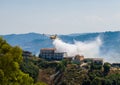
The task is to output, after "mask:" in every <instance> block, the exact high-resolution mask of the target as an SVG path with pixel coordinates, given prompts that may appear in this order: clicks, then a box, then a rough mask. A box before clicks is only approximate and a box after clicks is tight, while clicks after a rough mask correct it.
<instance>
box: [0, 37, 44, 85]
mask: <svg viewBox="0 0 120 85" xmlns="http://www.w3.org/2000/svg"><path fill="white" fill-rule="evenodd" d="M21 62H22V50H21V49H20V48H19V47H18V46H15V47H12V46H10V45H9V44H8V43H7V42H6V41H5V40H4V39H3V38H1V37H0V85H33V84H34V80H33V79H32V77H30V76H29V75H28V74H25V73H23V72H22V71H21V70H20V66H19V65H20V63H21ZM36 85H44V84H41V83H39V84H36Z"/></svg>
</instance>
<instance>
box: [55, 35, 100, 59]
mask: <svg viewBox="0 0 120 85" xmlns="http://www.w3.org/2000/svg"><path fill="white" fill-rule="evenodd" d="M53 45H54V46H55V48H56V51H57V52H67V54H68V56H75V55H78V54H79V55H83V56H85V57H88V58H94V57H100V56H99V53H100V47H101V45H102V41H101V39H100V37H97V38H96V39H95V40H94V41H86V42H81V41H74V44H69V43H65V42H63V41H62V40H60V39H58V38H57V39H55V40H54V41H53Z"/></svg>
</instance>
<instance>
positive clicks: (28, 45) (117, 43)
mask: <svg viewBox="0 0 120 85" xmlns="http://www.w3.org/2000/svg"><path fill="white" fill-rule="evenodd" d="M99 35H100V36H101V38H102V41H103V45H102V47H101V52H102V53H108V52H111V51H114V52H117V53H120V31H114V32H112V31H107V32H96V33H73V34H68V35H58V36H59V37H60V38H61V39H62V40H63V41H65V42H67V43H74V40H77V41H83V42H84V41H88V40H94V39H95V38H96V37H97V36H99ZM3 37H4V39H5V40H7V42H8V43H9V44H11V45H12V46H15V45H18V46H20V47H21V48H22V49H24V50H28V51H31V52H32V53H33V54H38V53H39V51H40V49H41V48H49V47H53V45H52V40H50V39H49V35H48V34H47V35H46V34H39V33H26V34H9V35H3Z"/></svg>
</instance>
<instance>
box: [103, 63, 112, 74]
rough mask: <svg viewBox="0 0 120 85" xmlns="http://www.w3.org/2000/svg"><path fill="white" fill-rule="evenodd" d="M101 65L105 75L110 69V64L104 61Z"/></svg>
mask: <svg viewBox="0 0 120 85" xmlns="http://www.w3.org/2000/svg"><path fill="white" fill-rule="evenodd" d="M103 67H104V75H107V74H108V73H109V71H110V67H111V65H110V64H109V63H107V62H106V63H104V65H103Z"/></svg>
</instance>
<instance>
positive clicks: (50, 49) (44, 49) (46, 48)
mask: <svg viewBox="0 0 120 85" xmlns="http://www.w3.org/2000/svg"><path fill="white" fill-rule="evenodd" d="M41 50H56V49H55V48H42V49H41Z"/></svg>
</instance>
